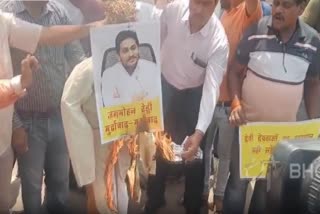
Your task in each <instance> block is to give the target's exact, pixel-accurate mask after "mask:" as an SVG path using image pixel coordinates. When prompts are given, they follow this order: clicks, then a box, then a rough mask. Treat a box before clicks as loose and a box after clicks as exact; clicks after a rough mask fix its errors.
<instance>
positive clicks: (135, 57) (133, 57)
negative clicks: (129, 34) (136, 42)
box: [128, 56, 139, 61]
mask: <svg viewBox="0 0 320 214" xmlns="http://www.w3.org/2000/svg"><path fill="white" fill-rule="evenodd" d="M138 58H139V57H137V56H132V57H130V58H129V60H128V61H130V60H132V59H138Z"/></svg>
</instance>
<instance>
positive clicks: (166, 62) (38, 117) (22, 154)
mask: <svg viewBox="0 0 320 214" xmlns="http://www.w3.org/2000/svg"><path fill="white" fill-rule="evenodd" d="M107 1H108V0H104V1H101V0H50V1H30V0H28V1H27V0H17V1H9V0H0V26H1V28H0V42H1V43H0V52H1V54H2V55H1V57H0V108H1V109H0V120H1V123H2V124H1V126H0V214H8V213H10V212H11V211H10V209H11V208H12V205H13V204H12V197H15V194H12V190H11V188H12V187H11V185H10V183H11V178H12V169H13V165H14V162H15V160H17V163H18V168H19V170H18V172H19V175H18V176H19V177H20V179H21V187H22V189H21V190H22V200H23V206H24V213H26V214H38V213H43V212H44V209H45V210H46V212H48V213H68V202H67V200H68V196H69V172H70V169H73V171H74V175H75V179H76V181H77V184H78V185H79V186H80V187H82V186H85V187H86V194H87V198H88V213H101V214H104V213H114V212H115V210H114V208H116V210H117V212H118V213H120V214H123V213H127V212H128V201H129V200H130V199H129V195H128V189H127V186H126V182H125V181H126V174H127V171H128V170H129V167H130V164H129V163H130V159H128V157H129V155H128V150H127V149H125V148H123V149H121V150H120V152H119V154H118V155H119V157H118V163H117V165H116V167H115V169H114V170H115V171H114V174H115V179H114V184H112V185H113V191H114V193H113V195H114V197H113V199H112V200H114V201H113V202H112V203H110V201H106V200H108V198H107V197H106V193H105V191H106V189H107V186H108V184H106V183H105V182H106V180H105V177H104V176H105V170H106V161H105V160H106V157H107V156H108V155H110V150H111V146H112V144H111V145H101V144H100V135H99V125H98V124H99V123H98V119H97V110H96V102H95V93H94V90H93V88H94V87H93V75H92V72H93V66H92V60H91V57H90V56H91V50H90V43H89V39H88V35H89V31H90V29H91V28H95V27H100V26H103V25H105V24H111V23H110V22H109V23H108V12H110V11H106V10H105V5H104V4H105V3H106V2H107ZM111 1H112V0H111ZM117 1H118V2H121V1H122V0H114V3H115V4H117ZM119 4H120V3H119ZM135 7H136V10H135V18H134V19H133V20H132V19H131V17H130V18H128V20H125V21H148V20H150V19H154V20H159V21H160V26H161V73H162V83H161V85H162V98H163V100H162V102H163V116H164V127H165V131H166V132H167V133H168V134H170V136H171V137H172V139H173V141H174V142H176V143H179V142H180V143H182V142H183V140H184V138H185V137H186V136H189V138H188V140H187V142H186V144H185V147H184V152H183V154H182V156H183V159H184V160H185V164H184V166H183V170H182V171H183V174H184V176H185V193H184V196H183V206H184V207H185V210H186V213H187V214H199V213H202V212H203V211H204V210H205V211H207V210H208V206H207V201H208V197H209V192H210V188H211V186H210V182H209V181H210V175H211V174H212V172H211V171H212V166H211V164H212V162H211V160H212V158H213V157H212V156H213V155H215V156H216V157H217V158H218V159H219V165H218V171H217V174H216V176H217V177H216V185H215V188H214V208H215V213H217V214H221V213H226V214H237V213H239V214H242V213H244V207H245V204H246V192H247V188H248V182H249V181H248V180H242V179H240V173H239V171H240V169H239V141H238V140H239V136H238V127H239V126H241V125H245V124H246V123H249V122H294V121H296V120H297V114H298V113H299V112H304V113H305V115H306V116H305V117H304V118H303V119H313V118H317V117H318V116H319V115H320V100H319V97H320V60H319V59H320V38H319V31H320V25H319V23H320V22H319V17H320V2H319V0H310V2H309V0H273V1H272V2H265V1H262V0H173V1H172V0H155V2H153V1H150V2H146V1H143V2H142V1H137V2H136V5H135ZM109 20H110V19H109ZM112 24H113V23H112ZM134 35H135V33H134V32H131V33H127V34H125V35H124V36H122V37H123V38H122V39H121V40H119V41H118V43H119V44H118V45H119V49H120V47H121V44H122V42H123V41H126V39H128V38H129V39H130V38H131V40H132V41H133V43H135V44H136V46H137V47H136V49H138V46H139V42H138V40H137V38H136V37H135V36H134ZM135 41H136V42H135ZM139 61H141V60H139V56H138V55H137V56H136V60H135V62H136V63H134V65H133V67H135V66H136V64H137V63H138V62H139ZM113 72H116V70H114V71H113ZM106 78H107V77H106ZM115 81H116V80H115ZM109 89H110V87H106V88H105V89H104V90H105V93H106V94H108V93H113V92H111V91H108V90H109ZM145 137H146V138H150V139H151V138H152V133H149V135H146V136H145ZM199 147H200V148H201V149H202V150H203V151H204V157H203V159H202V161H199V160H194V156H195V154H196V153H197V151H198V148H199ZM84 157H85V158H84ZM70 159H71V163H72V164H71V165H72V167H70ZM175 170H177V169H176V168H175V166H174V165H172V164H170V163H168V162H167V161H166V160H164V159H163V158H162V157H161V156H158V155H157V156H156V171H155V173H150V175H149V176H148V182H147V190H146V193H147V201H146V204H145V208H144V213H147V214H149V213H150V214H152V213H156V212H157V211H158V210H159V208H161V207H163V206H165V205H166V199H165V186H166V178H167V177H168V176H169V175H171V173H172V172H173V174H174V171H175ZM43 177H45V180H44V182H45V185H46V191H45V200H44V203H43V204H42V200H41V198H42V195H41V190H42V185H43V184H42V183H43ZM266 191H267V190H266V182H265V180H263V179H261V180H258V181H257V182H256V184H255V187H254V193H253V196H252V200H251V203H250V208H249V213H252V214H260V213H261V214H263V213H267V206H266ZM13 201H15V199H14V200H13ZM110 204H113V205H114V207H113V206H109V205H110Z"/></svg>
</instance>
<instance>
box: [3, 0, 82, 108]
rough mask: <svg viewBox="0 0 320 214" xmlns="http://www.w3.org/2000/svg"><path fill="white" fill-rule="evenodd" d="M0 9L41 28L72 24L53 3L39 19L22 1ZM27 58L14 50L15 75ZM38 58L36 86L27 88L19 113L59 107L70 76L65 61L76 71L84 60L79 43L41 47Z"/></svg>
mask: <svg viewBox="0 0 320 214" xmlns="http://www.w3.org/2000/svg"><path fill="white" fill-rule="evenodd" d="M0 8H1V9H2V10H4V11H7V12H11V13H13V14H14V15H15V16H16V17H18V18H20V19H22V20H25V21H27V22H30V23H36V24H39V25H42V26H52V25H68V24H70V20H69V18H68V16H67V14H66V12H65V10H64V8H63V7H62V6H61V5H59V4H57V3H55V2H51V1H49V3H48V4H47V5H46V7H45V9H44V11H43V13H42V15H41V16H40V17H39V18H33V17H32V16H31V15H30V14H29V13H28V11H27V10H26V8H25V7H24V4H23V2H22V1H3V2H1V4H0ZM25 55H26V52H22V51H20V50H17V49H12V52H11V56H12V61H13V69H14V74H15V75H17V74H19V72H20V62H21V60H22V59H23V58H24V57H25ZM35 56H36V58H37V59H38V61H39V63H40V70H39V71H37V72H35V73H34V77H33V84H32V86H31V87H30V88H29V89H28V93H27V95H26V96H25V97H24V98H23V99H21V100H19V101H18V102H17V103H16V110H17V112H18V113H19V111H26V112H47V111H50V110H52V109H57V108H59V106H60V100H61V96H62V91H63V88H64V83H65V81H66V77H67V75H66V71H67V66H66V62H67V63H68V65H69V66H70V68H73V67H74V66H75V65H77V64H78V63H80V62H81V61H82V60H83V59H84V53H83V50H82V48H81V46H80V44H79V42H73V43H70V44H67V45H65V46H60V47H51V46H50V47H49V46H41V47H39V48H38V49H37V51H36V53H35ZM67 73H68V72H67Z"/></svg>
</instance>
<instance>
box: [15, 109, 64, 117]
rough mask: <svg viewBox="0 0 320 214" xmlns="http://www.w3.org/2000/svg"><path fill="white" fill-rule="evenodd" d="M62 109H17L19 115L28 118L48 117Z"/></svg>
mask: <svg viewBox="0 0 320 214" xmlns="http://www.w3.org/2000/svg"><path fill="white" fill-rule="evenodd" d="M58 111H60V110H59V109H50V110H48V111H46V112H34V111H19V110H18V111H17V112H18V115H19V117H21V118H24V119H27V118H38V119H48V118H50V117H51V116H52V115H53V114H54V113H56V112H58Z"/></svg>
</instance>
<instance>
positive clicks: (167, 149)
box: [154, 132, 174, 161]
mask: <svg viewBox="0 0 320 214" xmlns="http://www.w3.org/2000/svg"><path fill="white" fill-rule="evenodd" d="M154 135H155V138H156V142H155V143H156V146H157V149H158V151H159V153H160V154H161V156H162V157H163V158H164V159H165V160H168V161H174V152H173V150H172V146H171V145H172V138H171V136H170V135H169V134H168V133H166V132H155V133H154Z"/></svg>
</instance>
